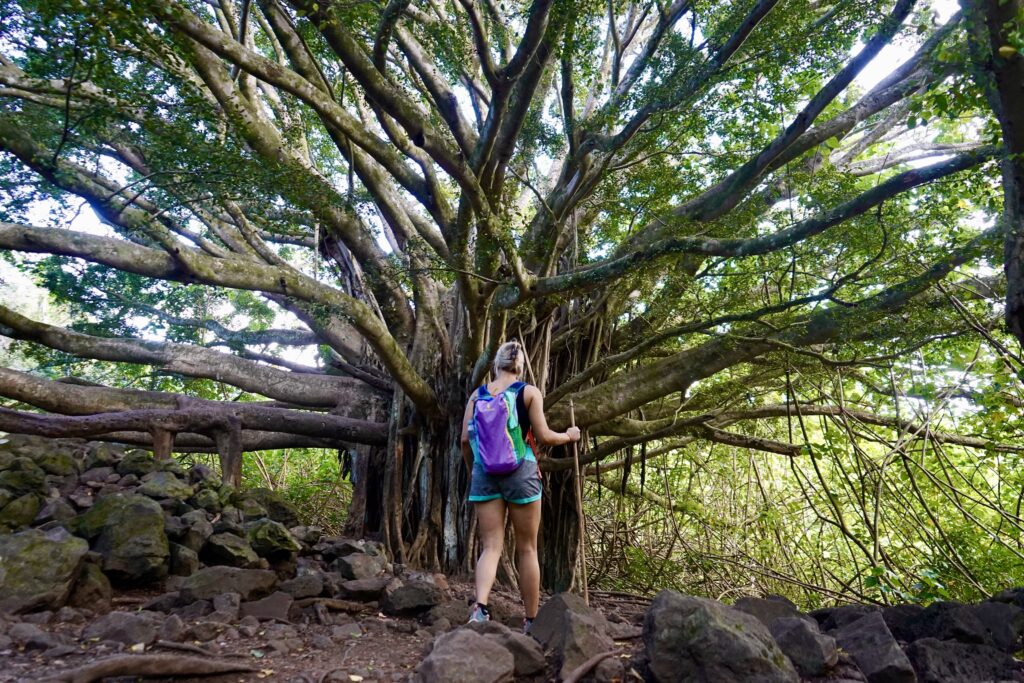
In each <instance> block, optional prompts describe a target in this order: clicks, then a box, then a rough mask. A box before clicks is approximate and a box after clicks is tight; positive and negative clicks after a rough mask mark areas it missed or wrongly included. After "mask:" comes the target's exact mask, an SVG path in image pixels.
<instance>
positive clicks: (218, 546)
mask: <svg viewBox="0 0 1024 683" xmlns="http://www.w3.org/2000/svg"><path fill="white" fill-rule="evenodd" d="M199 559H201V560H202V561H203V562H205V563H206V564H226V565H228V566H229V567H255V566H257V565H258V564H259V561H260V558H259V557H258V556H257V555H256V553H254V552H253V550H252V548H250V547H249V544H248V543H246V542H245V539H243V538H240V537H238V536H236V535H235V534H231V533H223V534H214V535H213V536H210V538H208V539H206V544H205V545H204V546H203V549H202V550H201V551H200V552H199Z"/></svg>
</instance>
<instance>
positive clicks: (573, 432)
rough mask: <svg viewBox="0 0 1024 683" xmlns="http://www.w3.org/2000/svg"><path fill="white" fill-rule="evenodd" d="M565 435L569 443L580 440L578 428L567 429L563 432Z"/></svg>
mask: <svg viewBox="0 0 1024 683" xmlns="http://www.w3.org/2000/svg"><path fill="white" fill-rule="evenodd" d="M565 435H566V436H567V437H569V441H570V442H572V441H579V440H580V428H579V427H569V429H567V430H565Z"/></svg>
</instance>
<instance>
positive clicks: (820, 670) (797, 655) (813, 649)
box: [768, 617, 839, 676]
mask: <svg viewBox="0 0 1024 683" xmlns="http://www.w3.org/2000/svg"><path fill="white" fill-rule="evenodd" d="M768 630H769V632H770V633H771V634H772V638H774V639H775V642H776V643H778V645H779V649H780V650H782V652H783V653H784V654H785V655H786V656H787V657H789V661H791V662H793V666H795V667H796V670H797V671H799V672H800V674H801V675H803V676H822V675H824V674H825V672H826V671H828V670H829V669H831V668H832V667H834V666H835V665H836V663H837V662H838V661H839V652H838V651H837V650H836V640H835V638H832V637H831V636H826V635H824V634H822V632H821V631H819V630H818V624H817V623H815V622H814V621H811V620H807V619H801V618H799V617H779V618H776V619H773V620H772V624H771V626H770V627H769V628H768Z"/></svg>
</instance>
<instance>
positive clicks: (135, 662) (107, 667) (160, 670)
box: [43, 655, 257, 683]
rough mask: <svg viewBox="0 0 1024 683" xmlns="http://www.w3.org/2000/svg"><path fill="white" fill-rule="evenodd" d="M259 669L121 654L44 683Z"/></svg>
mask: <svg viewBox="0 0 1024 683" xmlns="http://www.w3.org/2000/svg"><path fill="white" fill-rule="evenodd" d="M253 671H257V669H255V668H253V667H251V666H249V665H247V664H242V663H241V662H222V661H216V660H210V659H200V658H199V657H182V656H180V655H119V656H117V657H108V658H107V659H102V660H100V661H98V662H93V663H92V664H87V665H86V666H82V667H78V668H77V669H70V670H68V671H62V672H61V673H59V674H57V675H55V676H51V677H50V678H46V679H43V682H44V683H92V682H93V681H99V680H102V679H104V678H110V677H114V676H159V677H161V678H167V677H171V676H210V675H212V674H227V673H234V672H253Z"/></svg>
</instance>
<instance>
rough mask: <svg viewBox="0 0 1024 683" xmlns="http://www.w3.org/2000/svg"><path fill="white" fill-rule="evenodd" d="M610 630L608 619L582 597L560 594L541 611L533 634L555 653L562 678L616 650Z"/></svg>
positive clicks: (531, 632)
mask: <svg viewBox="0 0 1024 683" xmlns="http://www.w3.org/2000/svg"><path fill="white" fill-rule="evenodd" d="M607 631H608V623H607V621H606V620H605V618H604V616H602V615H601V613H600V612H598V611H596V610H594V609H592V608H590V607H588V606H587V605H586V603H584V602H583V599H582V598H580V596H578V595H574V594H572V593H559V594H558V595H555V596H553V597H552V598H551V599H550V600H548V601H547V602H545V603H544V605H543V606H542V607H541V608H540V611H539V612H537V617H536V618H535V619H534V620H533V626H531V628H530V635H532V636H533V637H534V638H536V639H537V640H538V641H539V642H540V643H541V645H543V646H544V647H546V648H548V649H551V650H553V651H554V653H555V660H556V662H557V664H558V666H559V675H560V676H562V677H564V676H566V675H567V674H568V673H569V672H570V671H572V670H573V669H575V668H576V667H578V666H579V665H580V664H582V663H583V662H585V661H587V660H588V659H590V658H591V657H593V656H594V655H597V654H600V653H602V652H607V651H609V650H611V649H613V647H614V643H613V642H612V639H611V638H610V637H609V636H608V632H607Z"/></svg>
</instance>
